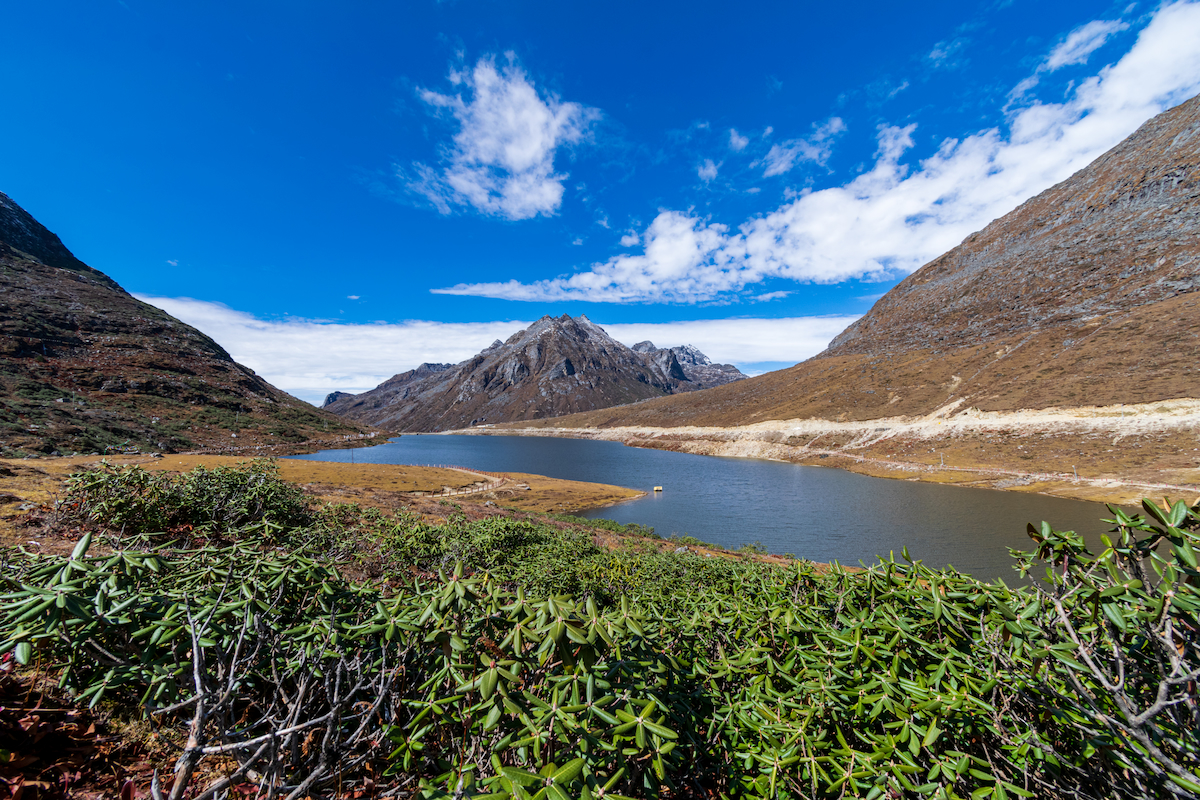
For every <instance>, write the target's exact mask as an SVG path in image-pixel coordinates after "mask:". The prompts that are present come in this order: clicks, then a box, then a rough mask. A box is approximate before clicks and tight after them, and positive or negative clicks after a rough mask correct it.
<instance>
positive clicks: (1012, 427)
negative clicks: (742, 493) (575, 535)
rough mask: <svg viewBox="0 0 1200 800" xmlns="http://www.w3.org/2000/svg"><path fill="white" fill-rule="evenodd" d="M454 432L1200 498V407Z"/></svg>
mask: <svg viewBox="0 0 1200 800" xmlns="http://www.w3.org/2000/svg"><path fill="white" fill-rule="evenodd" d="M456 433H478V434H489V435H526V436H564V437H573V438H585V439H603V440H611V441H619V442H623V443H625V444H628V445H632V446H636V447H654V448H659V449H666V450H676V451H680V452H688V453H698V454H702V455H715V456H733V457H743V458H767V459H777V460H781V461H791V462H795V463H801V464H813V465H819V466H831V467H839V468H842V469H847V470H850V471H852V472H858V473H863V474H869V475H876V476H880V477H889V478H899V479H906V480H921V481H932V482H938V483H950V484H959V485H972V486H981V487H990V488H996V489H1007V490H1013V491H1026V492H1039V493H1043V494H1049V495H1055V496H1059V497H1074V498H1080V499H1088V500H1099V501H1105V502H1114V503H1125V504H1128V503H1132V502H1136V501H1138V500H1140V499H1141V498H1142V497H1154V498H1157V499H1159V500H1161V498H1162V497H1163V496H1167V497H1170V498H1172V499H1186V500H1187V501H1188V502H1189V503H1191V502H1195V501H1196V500H1197V498H1198V496H1200V400H1197V399H1190V398H1185V399H1176V400H1166V401H1161V402H1156V403H1147V404H1142V405H1116V406H1096V407H1077V408H1048V409H1042V410H1035V411H1015V412H984V411H979V410H978V409H974V408H961V407H959V403H953V404H950V405H947V406H945V407H943V408H940V409H938V410H937V411H935V412H934V413H932V414H929V415H928V416H925V417H890V418H884V419H875V420H867V421H858V422H841V421H836V420H825V419H794V420H779V421H770V422H760V423H756V424H753V425H745V426H739V427H731V428H705V427H677V428H649V427H614V428H550V427H536V428H525V427H520V426H518V425H517V424H510V425H506V426H497V427H488V428H474V429H471V430H469V431H456Z"/></svg>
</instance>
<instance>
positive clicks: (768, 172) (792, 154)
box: [762, 117, 846, 178]
mask: <svg viewBox="0 0 1200 800" xmlns="http://www.w3.org/2000/svg"><path fill="white" fill-rule="evenodd" d="M844 130H846V123H845V122H843V121H842V119H841V117H830V118H829V119H828V120H826V121H825V122H824V123H823V124H821V125H819V126H816V130H815V131H813V134H812V135H811V136H809V137H808V138H806V139H788V140H787V141H784V142H780V143H779V144H773V145H771V149H770V150H769V151H768V152H767V155H766V156H765V157H764V158H763V160H762V163H763V164H764V165H765V166H766V169H765V170H763V177H765V178H769V177H771V176H772V175H782V174H783V173H785V172H788V171H789V170H791V168H792V167H794V166H796V163H797V162H799V161H812V162H813V163H815V164H824V163H825V162H826V161H828V160H829V156H830V155H831V154H832V153H833V137H834V136H836V135H837V134H839V133H841V132H842V131H844Z"/></svg>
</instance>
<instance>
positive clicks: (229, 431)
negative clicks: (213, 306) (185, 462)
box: [0, 193, 367, 456]
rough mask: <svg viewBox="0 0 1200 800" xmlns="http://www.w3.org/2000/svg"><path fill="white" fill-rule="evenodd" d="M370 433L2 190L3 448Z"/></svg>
mask: <svg viewBox="0 0 1200 800" xmlns="http://www.w3.org/2000/svg"><path fill="white" fill-rule="evenodd" d="M366 430H367V429H366V428H364V427H363V426H361V425H359V424H357V423H354V422H351V421H348V420H345V419H342V418H340V417H336V416H334V415H332V414H329V413H327V412H323V411H319V410H318V409H315V408H313V407H312V406H310V405H309V404H308V403H305V402H303V401H301V400H298V399H296V398H295V397H292V396H291V395H289V394H287V393H285V392H283V391H280V390H279V389H277V388H275V387H274V386H272V385H271V384H270V383H268V382H267V381H265V380H264V379H263V378H262V377H260V376H258V375H256V374H255V373H254V371H253V370H251V369H250V368H248V367H245V366H243V365H241V364H239V363H237V362H236V361H234V360H233V359H232V358H231V357H230V356H229V353H227V352H226V351H225V349H224V348H222V347H221V346H220V345H219V344H217V343H216V342H215V341H213V340H212V339H211V338H209V337H208V336H206V335H205V334H203V333H201V332H200V331H198V330H196V329H195V328H193V327H191V326H190V325H186V324H184V323H183V322H180V321H179V320H177V319H175V318H174V317H172V316H171V315H170V314H167V313H166V312H165V311H162V310H160V309H158V308H155V307H154V306H151V305H148V304H146V303H143V302H141V301H140V300H137V299H136V298H134V297H132V296H130V295H129V293H127V292H126V291H125V290H124V289H122V288H121V287H120V286H118V285H117V283H116V281H114V280H112V278H110V277H108V276H107V275H105V274H104V273H102V272H100V271H98V270H96V269H93V268H92V267H89V266H88V265H86V264H84V263H83V262H82V261H80V260H79V259H77V258H76V257H75V256H74V255H72V253H71V252H70V250H68V249H67V248H66V246H65V245H63V243H62V241H61V240H60V239H59V238H58V237H57V236H56V235H54V234H53V233H51V232H50V231H49V230H47V229H46V228H45V227H44V226H43V225H41V224H40V223H39V222H38V221H37V220H35V219H34V218H33V217H32V216H31V215H30V214H29V213H28V212H26V211H25V210H24V209H23V208H21V207H20V206H19V205H17V204H16V203H15V202H14V201H13V200H12V199H11V198H9V197H8V196H7V195H5V194H3V193H0V453H3V454H4V455H10V456H11V455H20V454H27V453H38V454H52V453H64V454H65V453H75V452H79V453H91V452H100V453H103V452H106V451H112V450H115V449H121V450H130V449H136V450H143V451H178V450H187V449H193V448H208V449H211V448H230V447H235V446H236V447H240V448H245V447H255V446H264V445H279V444H281V443H298V442H303V441H308V440H312V439H320V438H328V437H331V436H333V437H337V436H351V435H359V434H362V433H363V432H365V431H366Z"/></svg>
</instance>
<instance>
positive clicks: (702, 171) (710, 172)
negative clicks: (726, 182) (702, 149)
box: [696, 158, 720, 183]
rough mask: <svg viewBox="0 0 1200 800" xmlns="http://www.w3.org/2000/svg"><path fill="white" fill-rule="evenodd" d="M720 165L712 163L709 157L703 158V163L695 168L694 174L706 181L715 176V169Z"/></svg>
mask: <svg viewBox="0 0 1200 800" xmlns="http://www.w3.org/2000/svg"><path fill="white" fill-rule="evenodd" d="M719 166H720V165H719V164H714V163H713V160H712V159H711V158H706V159H704V163H703V164H701V165H700V168H699V169H697V170H696V174H697V175H699V176H700V180H702V181H704V182H705V183H708V182H709V181H711V180H712V179H713V178H715V177H717V169H718V167H719Z"/></svg>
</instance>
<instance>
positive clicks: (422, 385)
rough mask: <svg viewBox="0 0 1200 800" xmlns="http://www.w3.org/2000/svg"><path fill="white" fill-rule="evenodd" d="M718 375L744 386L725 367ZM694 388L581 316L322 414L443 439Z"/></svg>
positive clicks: (396, 381) (668, 357)
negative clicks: (444, 434) (449, 433)
mask: <svg viewBox="0 0 1200 800" xmlns="http://www.w3.org/2000/svg"><path fill="white" fill-rule="evenodd" d="M686 353H687V357H688V358H689V359H691V360H692V361H695V360H696V359H697V357H698V358H699V359H702V360H703V361H704V362H705V364H704V365H700V366H699V367H697V368H700V369H709V368H710V366H711V365H708V364H707V362H708V359H707V358H705V357H704V355H703V354H702V353H700V352H699V351H698V350H696V349H695V348H686ZM693 366H695V365H693ZM721 369H722V370H725V369H728V370H732V371H733V373H736V375H737V376H739V377H744V376H742V375H741V373H740V372H737V370H736V369H734V368H733V367H728V368H724V367H722V368H721ZM722 374H723V375H727V374H729V373H728V372H722ZM733 379H735V378H733ZM697 388H703V387H701V386H699V385H696V382H695V381H693V379H692V378H690V377H689V374H688V371H687V368H685V367H684V366H683V365H682V364H681V362H680V360H679V359H678V358H677V356H676V354H675V351H674V350H671V349H659V348H655V347H653V345H651V346H650V349H649V350H648V351H639V350H636V349H632V348H629V347H626V346H625V345H623V344H621V343H620V342H618V341H616V340H615V339H613V338H612V337H611V336H609V335H608V334H607V333H606V332H605V331H604V329H603V328H601V327H600V326H599V325H596V324H595V323H594V322H592V321H591V320H589V319H588V318H587V317H585V316H580V317H577V318H574V319H573V318H571V317H569V316H566V315H563V316H561V317H558V318H554V317H549V316H546V317H542V318H541V319H539V320H538V321H537V322H535V323H533V324H532V325H530V326H529V328H527V329H526V330H523V331H517V332H516V333H514V334H513V335H512V336H510V337H509V338H508V340H507V341H504V342H500V341H496V342H494V343H492V345H491V346H489V347H488V348H487V349H485V350H483V351H482V352H481V353H479V354H478V355H476V356H474V357H473V358H470V359H467V360H466V361H464V362H462V363H461V364H422V365H421V366H419V367H417V368H416V369H415V370H410V371H408V372H404V373H401V374H399V375H396V376H395V377H392V378H390V379H388V380H387V381H385V382H383V383H382V384H380V385H379V386H377V387H376V388H375V389H372V390H371V391H369V392H364V393H363V394H360V395H354V396H350V397H342V398H338V399H337V400H335V401H334V402H332V403H331V404H330V405H329V410H330V411H332V412H334V413H336V414H340V415H342V416H345V417H348V418H350V419H353V420H358V421H367V420H371V421H372V424H376V425H379V426H380V427H384V428H389V429H391V430H397V431H444V430H455V429H458V428H465V427H469V426H471V425H477V424H487V423H495V422H512V421H517V420H532V419H545V418H547V417H555V416H561V415H563V414H571V413H574V412H576V411H591V410H594V409H599V408H608V407H610V406H615V405H621V404H624V403H632V402H636V401H638V400H645V399H649V398H653V397H663V396H666V395H669V394H674V393H676V392H681V391H692V390H694V389H697Z"/></svg>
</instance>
